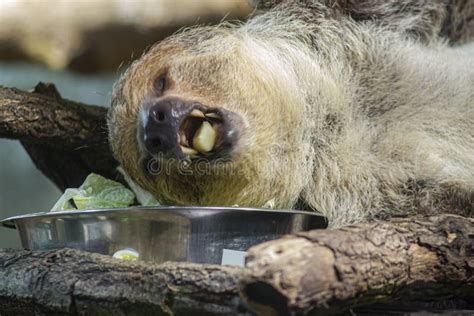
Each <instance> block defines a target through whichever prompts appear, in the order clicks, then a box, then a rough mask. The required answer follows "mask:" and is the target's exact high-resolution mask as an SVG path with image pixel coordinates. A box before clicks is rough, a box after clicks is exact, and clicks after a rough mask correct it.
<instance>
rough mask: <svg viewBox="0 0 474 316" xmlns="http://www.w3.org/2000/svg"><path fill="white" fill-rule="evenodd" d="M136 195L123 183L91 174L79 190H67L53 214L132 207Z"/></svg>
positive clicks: (57, 203) (54, 208)
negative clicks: (57, 212) (77, 210)
mask: <svg viewBox="0 0 474 316" xmlns="http://www.w3.org/2000/svg"><path fill="white" fill-rule="evenodd" d="M134 200H135V194H133V192H132V191H130V190H129V189H127V188H126V187H125V186H123V185H122V184H121V183H118V182H115V181H112V180H109V179H106V178H104V177H102V176H100V175H98V174H95V173H91V174H90V175H89V176H87V178H86V180H85V181H84V183H83V184H82V185H81V186H80V187H79V188H78V189H67V190H66V191H65V192H64V194H63V195H62V196H61V197H60V198H59V200H58V201H57V202H56V204H55V205H54V206H53V208H52V209H51V212H55V211H65V210H76V209H79V210H81V209H96V208H114V207H127V206H130V205H131V204H132V203H133V202H134Z"/></svg>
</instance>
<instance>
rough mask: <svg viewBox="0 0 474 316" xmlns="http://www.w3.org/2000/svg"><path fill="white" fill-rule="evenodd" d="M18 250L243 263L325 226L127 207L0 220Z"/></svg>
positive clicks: (288, 215) (268, 216)
mask: <svg viewBox="0 0 474 316" xmlns="http://www.w3.org/2000/svg"><path fill="white" fill-rule="evenodd" d="M0 224H1V225H3V226H5V227H10V228H15V227H16V229H17V230H18V232H19V234H20V239H21V243H22V246H23V247H24V248H26V249H32V250H41V249H54V248H64V247H69V248H76V249H81V250H85V251H91V252H98V253H102V254H108V255H113V254H115V253H116V252H117V251H120V250H123V249H133V250H134V251H136V252H137V253H138V254H139V259H141V260H148V261H154V262H164V261H189V262H198V263H215V264H242V260H243V252H245V251H247V249H248V248H250V247H251V246H253V245H256V244H259V243H261V242H264V241H268V240H272V239H276V238H278V237H280V236H282V235H284V234H290V233H296V232H300V231H305V230H309V229H315V228H325V227H326V221H325V219H324V218H323V217H321V216H317V215H315V214H312V213H309V212H300V211H277V210H265V209H251V208H234V207H129V208H123V209H100V210H88V211H63V212H55V213H36V214H29V215H23V216H15V217H10V218H7V219H5V220H3V221H1V222H0Z"/></svg>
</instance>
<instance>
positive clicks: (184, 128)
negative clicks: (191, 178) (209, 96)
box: [178, 107, 224, 158]
mask: <svg viewBox="0 0 474 316" xmlns="http://www.w3.org/2000/svg"><path fill="white" fill-rule="evenodd" d="M223 135H224V119H223V117H222V114H220V113H218V112H217V111H206V110H205V109H203V108H202V107H201V109H198V108H194V109H192V110H191V111H190V112H189V114H188V115H187V116H186V117H185V118H184V119H183V120H182V122H181V124H180V126H179V129H178V143H179V147H180V149H181V152H182V153H183V155H185V156H187V157H189V158H198V157H207V156H210V155H212V154H213V153H215V152H216V151H218V150H219V147H220V146H221V145H222V143H223V139H224V137H223Z"/></svg>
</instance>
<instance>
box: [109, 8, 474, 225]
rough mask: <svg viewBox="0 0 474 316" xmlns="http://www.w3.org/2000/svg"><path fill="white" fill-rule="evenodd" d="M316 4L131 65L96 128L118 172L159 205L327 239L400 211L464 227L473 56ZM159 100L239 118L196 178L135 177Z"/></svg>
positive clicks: (469, 188) (429, 36) (204, 34)
mask: <svg viewBox="0 0 474 316" xmlns="http://www.w3.org/2000/svg"><path fill="white" fill-rule="evenodd" d="M320 2H323V1H307V3H306V4H304V3H305V1H300V2H299V4H289V3H283V4H280V5H277V6H275V7H274V8H273V9H271V10H269V11H267V12H265V13H264V14H262V15H259V16H256V17H254V18H253V19H251V20H249V21H248V22H246V23H245V24H241V25H220V26H216V27H201V28H194V29H190V30H186V31H184V32H182V33H179V34H176V35H174V36H172V37H170V38H168V39H166V40H164V41H163V42H161V43H159V44H157V45H156V46H154V47H153V48H151V49H150V50H149V51H148V52H147V53H146V54H145V55H144V56H142V57H141V58H140V59H139V60H138V61H136V62H135V63H133V64H132V66H131V67H130V68H129V69H128V70H127V72H126V73H125V74H124V75H123V77H122V79H121V80H120V81H119V83H118V84H117V85H116V87H115V91H114V96H113V97H114V99H113V104H112V108H111V111H110V115H109V131H110V143H111V146H112V150H113V152H114V154H115V156H116V157H117V159H118V160H119V161H120V162H121V164H122V166H123V168H124V169H125V171H126V172H127V173H128V174H129V175H130V176H131V178H132V179H134V181H135V182H137V183H138V184H139V185H140V186H141V187H143V188H144V189H146V190H148V191H150V192H151V193H152V194H154V195H155V196H156V197H157V198H158V199H159V200H160V201H161V202H162V203H164V204H173V205H175V204H178V205H224V206H231V205H235V204H237V205H239V206H250V207H262V206H264V205H268V204H267V203H268V202H269V201H271V204H272V207H275V208H297V207H301V206H303V207H304V208H307V209H311V210H314V211H316V212H318V213H320V214H322V215H324V216H326V217H327V218H328V221H329V225H330V227H340V226H343V225H347V224H351V223H356V222H360V221H364V220H369V219H371V218H374V217H377V216H386V215H404V214H408V213H411V212H418V213H432V212H441V211H450V212H458V213H463V214H470V213H471V212H472V208H473V196H474V45H469V44H467V45H463V46H458V47H449V46H448V45H446V44H445V43H444V42H443V41H442V40H441V39H439V38H438V35H437V34H438V33H439V29H437V28H436V25H435V23H433V25H435V26H433V27H431V28H425V25H424V24H423V23H425V22H426V21H425V20H423V23H420V24H416V23H415V22H413V24H412V25H411V26H412V27H414V28H413V29H415V31H417V33H416V32H415V33H416V34H415V36H412V35H413V32H412V33H410V32H408V31H407V30H403V29H401V27H400V26H399V25H397V26H396V27H393V25H395V24H396V23H391V24H390V25H388V26H387V25H385V24H384V23H377V22H370V23H369V22H367V23H362V22H357V21H355V20H354V19H353V18H350V17H349V16H346V15H344V13H341V12H337V10H336V9H333V8H330V7H328V6H326V5H325V4H321V3H320ZM388 2H390V1H388ZM392 2H393V1H392ZM308 3H309V4H308ZM420 14H421V13H419V12H418V11H417V13H416V15H413V16H414V17H419V15H420ZM405 18H406V19H408V20H410V19H409V18H410V17H405ZM414 20H415V19H411V20H410V21H414ZM426 23H428V22H426ZM399 24H400V25H402V24H403V23H399ZM419 25H420V28H418V29H417V28H416V27H417V26H419ZM413 29H412V30H413ZM158 78H166V81H158V82H160V84H158V85H157V80H158ZM161 80H163V79H161ZM157 86H158V88H157ZM165 98H175V99H179V100H186V101H187V102H188V101H189V102H191V101H192V102H191V103H190V104H197V103H199V104H203V105H205V106H206V108H211V109H224V110H225V111H228V112H229V113H234V114H235V115H237V116H238V117H239V120H238V124H237V123H236V125H233V126H234V127H233V128H234V129H235V130H236V131H237V134H238V137H236V138H235V140H234V141H233V142H232V143H231V147H230V148H228V149H227V150H226V152H225V157H226V160H225V163H224V164H220V165H218V164H216V162H215V161H214V162H210V163H209V169H206V172H196V167H195V163H194V162H193V161H192V160H189V159H188V160H187V162H188V165H189V166H188V168H189V170H191V171H194V172H189V173H184V172H180V171H179V168H178V167H177V165H176V164H175V165H173V164H171V167H169V168H167V169H166V172H161V173H159V174H150V172H149V171H147V170H146V168H144V161H147V160H146V158H147V157H150V153H149V152H147V150H146V148H144V146H143V144H141V142H142V141H141V139H140V138H141V137H142V134H140V131H139V130H140V123H139V121H140V115H141V113H142V112H143V108H144V106H145V105H144V104H147V103H151V104H153V103H154V102H155V103H156V102H159V101H160V100H163V99H165ZM183 102H184V101H183ZM137 122H138V123H137ZM232 122H235V120H234V121H232ZM151 156H153V155H151ZM223 156H224V154H223ZM203 158H205V156H204V157H203ZM160 163H163V160H161V161H160ZM229 166H231V168H230V169H229V168H228V167H229ZM226 168H227V169H226ZM223 169H225V170H224V171H225V172H223ZM229 170H230V171H229Z"/></svg>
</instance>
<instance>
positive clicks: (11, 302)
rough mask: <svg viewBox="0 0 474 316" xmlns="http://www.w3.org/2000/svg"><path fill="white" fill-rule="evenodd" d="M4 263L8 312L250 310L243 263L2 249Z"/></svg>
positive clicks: (2, 297) (0, 298)
mask: <svg viewBox="0 0 474 316" xmlns="http://www.w3.org/2000/svg"><path fill="white" fill-rule="evenodd" d="M0 267H1V269H0V280H1V282H0V311H2V314H3V313H5V314H8V315H31V314H48V315H49V314H51V313H67V314H86V315H103V314H107V315H113V314H119V315H148V314H151V315H163V314H170V312H171V311H173V312H174V313H178V314H183V315H186V314H188V315H189V314H191V313H196V312H199V313H200V314H204V313H207V314H222V315H243V314H248V311H247V310H246V309H245V308H243V307H242V306H241V301H240V299H239V296H238V293H237V282H238V277H239V276H240V274H241V271H242V268H239V267H223V266H214V265H199V264H190V263H165V264H162V265H157V264H152V263H149V262H126V261H121V260H118V259H114V258H112V257H109V256H103V255H98V254H92V253H86V252H81V251H78V250H73V249H61V250H56V251H24V250H22V251H13V250H0Z"/></svg>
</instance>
